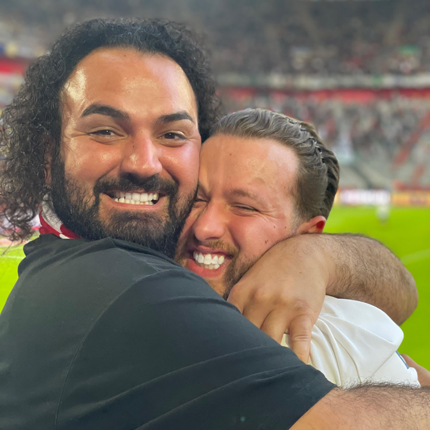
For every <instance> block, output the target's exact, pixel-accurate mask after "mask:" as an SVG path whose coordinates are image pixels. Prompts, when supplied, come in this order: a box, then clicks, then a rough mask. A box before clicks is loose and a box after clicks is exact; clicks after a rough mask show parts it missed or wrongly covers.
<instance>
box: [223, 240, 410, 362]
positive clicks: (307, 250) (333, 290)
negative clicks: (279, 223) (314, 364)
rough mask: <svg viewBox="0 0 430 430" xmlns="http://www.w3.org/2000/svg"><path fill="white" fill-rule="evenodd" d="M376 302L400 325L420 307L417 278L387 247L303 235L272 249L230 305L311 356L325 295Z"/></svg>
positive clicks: (242, 282)
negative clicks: (314, 330) (312, 335)
mask: <svg viewBox="0 0 430 430" xmlns="http://www.w3.org/2000/svg"><path fill="white" fill-rule="evenodd" d="M326 294H327V295H331V296H334V297H338V298H345V299H353V300H358V301H362V302H366V303H369V304H372V305H374V306H376V307H378V308H380V309H381V310H383V311H384V312H386V313H387V314H388V315H389V316H390V317H391V318H392V319H393V320H394V321H395V322H396V323H397V324H401V323H402V322H403V321H405V320H406V319H407V318H408V317H409V316H410V315H411V314H412V312H413V310H414V309H415V307H416V305H417V299H418V295H417V290H416V285H415V281H414V279H413V277H412V275H411V274H410V273H409V272H408V271H407V269H406V268H405V267H404V266H403V265H402V263H401V262H400V260H399V259H398V258H397V257H396V256H395V255H394V254H393V253H392V252H391V251H390V250H389V249H388V248H386V247H385V246H384V245H382V244H381V243H379V242H378V241H376V240H373V239H370V238H368V237H365V236H360V235H352V234H303V235H299V236H295V237H292V238H290V239H286V240H283V241H281V242H279V243H278V244H276V245H275V246H273V247H272V248H271V249H269V250H268V251H267V252H266V253H265V254H264V255H263V256H262V257H261V258H260V260H258V261H257V263H256V264H255V265H254V266H253V267H251V268H250V269H249V271H248V272H247V273H246V274H245V275H244V276H243V277H242V279H241V280H240V281H239V282H238V283H237V284H236V285H235V286H234V287H233V289H232V291H231V293H230V296H229V299H228V300H229V302H231V303H232V304H234V305H235V306H237V307H238V308H239V310H240V311H241V312H242V313H243V315H244V316H246V317H247V318H248V319H249V320H250V321H252V322H253V323H254V324H255V325H257V326H258V327H260V328H261V329H262V330H263V331H265V332H266V333H267V334H269V335H270V336H271V337H273V338H274V339H275V340H277V341H278V342H280V341H281V339H282V335H283V334H284V332H288V333H289V335H290V344H291V347H292V349H293V350H294V351H295V352H296V353H297V355H298V356H299V358H301V359H302V360H304V361H306V362H307V360H308V358H309V349H310V338H311V330H312V326H313V324H315V321H316V319H317V318H318V315H319V313H320V310H321V307H322V304H323V301H324V297H325V295H326Z"/></svg>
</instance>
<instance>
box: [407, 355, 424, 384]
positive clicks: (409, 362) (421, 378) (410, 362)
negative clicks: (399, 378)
mask: <svg viewBox="0 0 430 430" xmlns="http://www.w3.org/2000/svg"><path fill="white" fill-rule="evenodd" d="M402 357H403V358H404V359H405V361H406V363H407V365H408V366H409V367H413V368H414V369H415V370H416V371H417V374H418V381H419V383H420V384H421V386H422V387H427V386H430V372H429V371H428V370H427V369H426V368H424V367H422V366H420V365H419V364H417V363H415V361H414V360H412V358H411V357H409V356H408V355H405V354H402Z"/></svg>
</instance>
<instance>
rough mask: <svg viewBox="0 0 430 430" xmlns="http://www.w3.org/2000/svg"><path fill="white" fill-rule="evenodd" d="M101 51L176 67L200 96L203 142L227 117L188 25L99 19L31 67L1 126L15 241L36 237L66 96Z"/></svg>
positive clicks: (3, 218) (2, 181)
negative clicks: (80, 69) (83, 66)
mask: <svg viewBox="0 0 430 430" xmlns="http://www.w3.org/2000/svg"><path fill="white" fill-rule="evenodd" d="M101 47H132V48H134V49H137V50H138V51H141V52H148V53H159V54H162V55H166V56H168V57H170V58H171V59H173V60H174V61H175V62H176V63H178V64H179V65H180V66H181V67H182V69H183V71H184V72H185V74H186V76H187V77H188V80H189V81H190V84H191V86H192V88H193V90H194V94H195V96H196V100H197V106H198V119H199V131H200V135H201V137H202V141H204V140H205V139H206V138H207V137H208V135H209V130H210V128H211V127H212V126H213V124H214V123H215V122H216V121H217V120H218V119H219V117H220V115H221V104H220V102H219V99H218V97H217V96H216V94H215V80H214V78H213V75H212V72H211V70H210V67H209V63H208V58H207V55H206V53H205V50H204V48H203V44H202V43H201V40H200V38H199V37H197V35H196V34H195V33H194V32H193V31H191V30H190V29H188V28H187V27H185V26H184V25H182V24H178V23H175V22H171V21H161V20H147V19H115V20H106V19H94V20H91V21H87V22H84V23H82V24H78V25H76V26H74V27H72V28H70V30H69V31H67V32H66V33H65V34H64V35H63V36H62V37H60V39H59V40H58V41H57V42H56V43H55V44H54V46H53V47H52V50H51V51H50V53H48V54H47V55H44V56H42V57H40V58H39V59H38V60H37V61H36V62H35V63H34V64H32V65H31V66H30V67H29V69H28V71H27V74H26V79H25V82H24V84H23V85H22V87H21V89H20V91H19V92H18V94H17V95H16V97H15V98H14V100H13V101H12V103H11V104H10V105H8V106H7V107H6V108H5V109H4V110H3V112H2V116H1V118H0V125H1V127H0V154H3V155H4V156H5V157H6V159H5V167H4V168H2V169H1V171H0V208H2V212H1V214H0V226H3V230H4V231H6V234H7V235H8V236H9V237H10V238H11V239H12V240H14V241H15V240H22V239H26V238H28V237H30V236H31V234H32V230H31V220H32V219H33V218H34V216H35V215H36V213H37V211H38V210H39V205H40V203H41V201H42V199H43V196H44V195H45V194H46V193H47V192H48V191H49V190H48V188H47V186H46V184H45V165H46V155H47V153H48V151H51V150H52V149H54V150H55V151H58V147H59V144H60V138H61V116H60V96H61V90H62V88H63V85H64V84H65V82H66V80H67V79H68V77H69V76H70V75H71V73H72V72H73V70H74V69H75V67H76V66H77V64H78V63H79V62H80V61H81V60H82V59H83V58H84V57H86V56H87V55H88V54H90V53H91V52H92V51H94V50H95V49H97V48H101Z"/></svg>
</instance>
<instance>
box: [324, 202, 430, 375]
mask: <svg viewBox="0 0 430 430" xmlns="http://www.w3.org/2000/svg"><path fill="white" fill-rule="evenodd" d="M429 224H430V209H410V208H393V209H391V216H390V219H389V220H388V222H387V223H386V224H385V225H382V224H381V223H380V222H379V221H378V219H377V218H376V213H375V209H374V208H344V207H342V208H341V207H336V208H334V209H333V211H332V212H331V214H330V217H329V220H328V223H327V227H326V232H328V233H341V232H352V233H363V234H366V235H368V236H371V237H373V238H375V239H378V240H379V241H381V242H382V243H384V244H385V245H386V246H388V247H389V248H390V249H391V250H392V251H393V252H394V253H395V254H396V255H397V256H398V257H399V258H400V259H401V260H402V262H403V264H404V265H405V266H406V267H407V269H408V270H409V271H410V272H411V273H412V275H413V276H414V278H415V282H416V283H417V287H418V293H419V304H418V307H417V309H416V311H415V312H414V313H413V315H412V316H411V317H410V318H409V320H407V321H406V322H405V323H404V324H403V325H402V329H403V331H404V333H405V339H404V341H403V343H402V346H401V347H400V352H401V353H402V354H407V355H409V356H410V357H411V358H412V359H414V360H415V361H416V362H417V363H419V364H421V365H423V366H424V367H426V368H428V369H430V225H429Z"/></svg>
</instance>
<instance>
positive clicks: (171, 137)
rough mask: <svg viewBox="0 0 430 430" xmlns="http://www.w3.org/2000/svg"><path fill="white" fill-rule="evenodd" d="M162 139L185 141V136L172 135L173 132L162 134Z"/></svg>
mask: <svg viewBox="0 0 430 430" xmlns="http://www.w3.org/2000/svg"><path fill="white" fill-rule="evenodd" d="M163 137H164V138H166V139H170V140H184V139H185V136H184V135H183V134H180V133H174V132H169V133H164V135H163Z"/></svg>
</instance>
